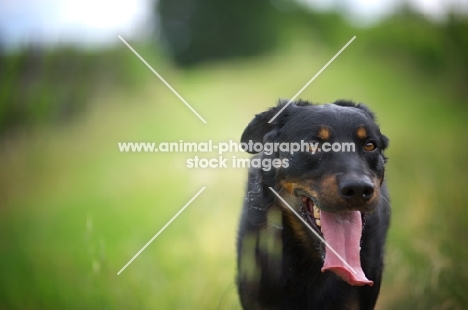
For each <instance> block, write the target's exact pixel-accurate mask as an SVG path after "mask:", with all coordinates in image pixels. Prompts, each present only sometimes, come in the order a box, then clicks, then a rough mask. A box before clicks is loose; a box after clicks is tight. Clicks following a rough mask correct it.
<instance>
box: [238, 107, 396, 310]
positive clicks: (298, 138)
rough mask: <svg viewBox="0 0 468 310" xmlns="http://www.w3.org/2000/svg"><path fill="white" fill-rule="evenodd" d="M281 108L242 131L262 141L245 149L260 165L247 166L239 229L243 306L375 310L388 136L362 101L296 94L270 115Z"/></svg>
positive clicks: (385, 219) (385, 216) (385, 222)
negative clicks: (315, 101) (318, 100)
mask: <svg viewBox="0 0 468 310" xmlns="http://www.w3.org/2000/svg"><path fill="white" fill-rule="evenodd" d="M284 106H285V102H282V103H281V102H280V104H279V105H278V106H277V107H275V108H272V109H270V110H268V111H266V112H263V113H261V114H258V115H256V116H255V118H254V119H253V120H252V121H251V122H250V124H249V125H248V126H247V128H246V129H245V131H244V133H243V135H242V138H241V141H242V142H243V143H246V144H247V145H248V143H249V142H250V144H251V146H252V145H254V144H255V143H261V144H262V145H263V147H264V149H263V151H262V152H255V151H252V150H249V152H250V153H259V154H258V155H256V156H255V157H254V159H253V160H256V162H257V163H261V164H262V166H258V165H256V166H255V167H251V169H250V171H249V180H248V186H247V194H246V198H245V204H244V208H243V211H242V216H241V221H240V228H239V236H238V242H237V252H238V258H237V264H238V276H237V284H238V291H239V295H240V299H241V303H242V306H243V308H244V309H248V310H250V309H285V310H294V309H298V310H304V309H373V308H374V306H375V303H376V301H377V297H378V294H379V290H380V283H381V279H382V270H383V256H384V243H385V238H386V234H387V229H388V226H389V219H390V206H389V203H388V194H387V189H386V185H385V182H384V170H385V167H384V165H385V162H386V158H385V156H384V154H383V151H384V150H385V148H386V147H387V145H388V139H387V138H386V137H385V136H384V135H382V134H381V133H380V130H379V127H378V126H377V125H376V123H375V118H374V115H373V113H372V112H371V111H370V110H369V109H368V108H367V107H366V106H365V105H362V104H357V105H356V104H354V103H353V102H350V101H345V100H340V101H336V102H334V103H333V104H326V105H312V104H311V103H309V102H305V101H299V102H296V103H292V104H290V105H289V106H287V107H286V108H285V109H284V111H282V112H281V113H280V114H279V115H278V116H277V117H276V118H275V119H274V120H273V121H272V122H271V123H269V120H270V119H271V118H272V117H273V116H275V115H276V114H277V113H278V111H280V110H281V109H282V108H283V107H284ZM304 141H305V142H306V143H305V145H309V149H308V150H303V149H302V150H301V151H296V152H293V153H292V154H291V151H290V149H289V150H288V149H286V148H285V147H284V145H288V144H284V143H289V145H291V142H297V143H302V145H304V143H303V142H304ZM274 143H277V146H278V147H277V148H276V149H274V148H273V147H272V145H274ZM278 143H283V144H282V145H283V148H281V147H280V146H279V145H278ZM267 145H269V147H268V149H267ZM352 145H354V150H353V149H352ZM340 146H343V148H345V147H346V148H347V150H344V149H343V148H341V149H339V147H340ZM291 149H292V148H291ZM257 150H258V149H257ZM327 150H328V152H327ZM253 160H252V162H253ZM271 163H273V164H272V165H270V164H271ZM267 164H268V165H267ZM275 192H276V193H278V194H279V195H280V197H281V198H282V199H284V201H282V200H281V199H280V198H279V197H278V196H277V195H276V193H275ZM286 204H288V205H290V206H291V207H292V208H293V209H295V211H296V212H297V213H298V215H299V216H301V217H302V219H303V220H305V222H306V223H307V225H308V226H309V227H307V226H306V224H305V223H304V222H303V221H301V219H300V218H299V217H298V216H296V215H295V214H294V213H293V212H292V211H291V210H290V209H289V208H288V206H287V205H286ZM311 229H313V230H314V231H315V232H316V234H318V236H320V237H322V238H323V240H325V242H326V244H327V245H326V244H325V243H323V242H322V241H321V240H320V239H319V237H318V236H316V234H314V233H312V231H311ZM330 247H331V248H330Z"/></svg>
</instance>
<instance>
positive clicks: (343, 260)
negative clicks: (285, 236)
mask: <svg viewBox="0 0 468 310" xmlns="http://www.w3.org/2000/svg"><path fill="white" fill-rule="evenodd" d="M269 188H270V190H271V191H272V192H273V193H274V194H275V195H276V196H277V197H278V198H279V199H280V200H281V201H282V202H283V203H284V204H285V205H286V206H287V207H288V208H289V209H290V210H291V211H292V212H293V213H294V214H295V215H296V216H297V218H298V219H300V220H301V221H302V222H303V223H304V224H305V225H306V226H307V228H309V230H310V231H311V232H313V233H314V235H315V236H316V237H317V238H319V239H320V241H322V242H323V243H324V244H325V245H326V246H327V247H328V248H329V249H330V250H331V251H332V252H333V253H335V255H336V256H337V257H338V258H339V259H340V260H341V261H342V262H343V264H345V265H346V266H347V267H348V268H349V269H351V271H352V272H353V273H354V274H357V271H356V270H354V268H353V267H351V266H350V265H349V264H348V262H346V260H345V259H344V258H343V257H341V255H340V254H338V252H336V251H335V249H334V248H332V246H331V245H329V244H328V243H327V242H326V241H325V239H323V238H322V236H320V235H319V233H318V232H316V231H315V230H314V229H313V228H312V227H310V225H309V224H308V223H307V222H306V221H305V220H304V219H303V218H302V216H300V215H299V214H298V213H297V212H296V211H295V210H294V209H293V208H292V207H291V206H290V205H289V204H288V203H287V202H286V200H284V199H283V197H281V196H280V195H279V194H278V193H277V192H276V191H275V190H274V189H273V188H272V187H269Z"/></svg>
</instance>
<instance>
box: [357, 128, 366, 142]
mask: <svg viewBox="0 0 468 310" xmlns="http://www.w3.org/2000/svg"><path fill="white" fill-rule="evenodd" d="M356 135H357V137H358V138H359V139H361V140H364V139H365V138H367V130H366V129H365V128H364V127H362V126H361V127H359V128H358V129H357V130H356Z"/></svg>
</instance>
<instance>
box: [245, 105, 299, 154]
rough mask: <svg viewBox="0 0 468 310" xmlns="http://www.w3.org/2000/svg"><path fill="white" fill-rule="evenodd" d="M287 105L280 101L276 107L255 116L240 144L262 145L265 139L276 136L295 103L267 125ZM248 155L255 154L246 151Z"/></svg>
mask: <svg viewBox="0 0 468 310" xmlns="http://www.w3.org/2000/svg"><path fill="white" fill-rule="evenodd" d="M287 103H288V101H286V100H280V101H279V103H278V105H277V106H276V107H273V108H271V109H269V110H268V111H265V112H262V113H260V114H257V115H255V117H254V119H253V120H252V121H250V123H249V125H247V127H246V128H245V130H244V133H242V137H241V142H242V143H249V141H252V143H257V142H260V143H263V142H265V139H266V138H268V140H270V139H271V138H273V137H272V135H274V136H276V133H277V131H278V129H279V128H280V127H281V126H282V125H283V124H284V122H285V121H286V119H287V118H288V115H289V114H290V112H291V110H292V109H294V108H295V107H296V104H295V103H291V104H289V105H288V106H287V107H286V108H285V109H284V110H283V111H282V112H281V113H280V114H279V115H278V116H276V117H275V119H274V120H273V121H272V122H271V123H269V121H270V120H271V119H272V118H273V117H274V116H275V115H276V114H277V113H278V112H279V111H281V109H283V107H284V106H285V105H286V104H287ZM248 152H249V153H251V154H255V153H256V152H254V151H252V150H248Z"/></svg>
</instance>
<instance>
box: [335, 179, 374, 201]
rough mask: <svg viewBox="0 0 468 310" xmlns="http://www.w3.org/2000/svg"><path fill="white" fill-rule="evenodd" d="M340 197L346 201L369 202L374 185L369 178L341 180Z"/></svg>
mask: <svg viewBox="0 0 468 310" xmlns="http://www.w3.org/2000/svg"><path fill="white" fill-rule="evenodd" d="M339 191H340V195H341V197H343V198H345V199H346V200H361V201H366V200H369V199H370V198H371V197H372V195H373V194H374V184H373V183H372V182H371V181H370V179H369V178H359V179H355V178H353V179H348V180H342V181H341V182H340V184H339Z"/></svg>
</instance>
